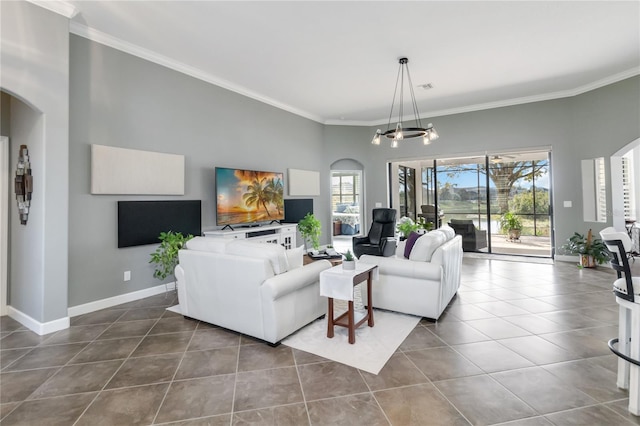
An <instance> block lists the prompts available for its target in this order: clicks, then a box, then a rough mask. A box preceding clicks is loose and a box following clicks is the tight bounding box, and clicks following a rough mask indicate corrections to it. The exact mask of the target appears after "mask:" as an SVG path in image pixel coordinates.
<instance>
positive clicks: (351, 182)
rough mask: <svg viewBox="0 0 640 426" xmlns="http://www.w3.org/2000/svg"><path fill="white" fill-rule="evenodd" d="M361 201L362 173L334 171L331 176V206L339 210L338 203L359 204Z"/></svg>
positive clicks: (334, 209)
mask: <svg viewBox="0 0 640 426" xmlns="http://www.w3.org/2000/svg"><path fill="white" fill-rule="evenodd" d="M359 201H360V174H358V173H353V172H348V173H340V172H333V175H332V176H331V208H332V211H334V212H335V211H338V204H353V205H357V204H358V203H359Z"/></svg>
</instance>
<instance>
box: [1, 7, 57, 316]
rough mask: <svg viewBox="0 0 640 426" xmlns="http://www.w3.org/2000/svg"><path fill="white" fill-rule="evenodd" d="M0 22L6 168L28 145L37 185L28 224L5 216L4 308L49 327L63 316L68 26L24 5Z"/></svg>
mask: <svg viewBox="0 0 640 426" xmlns="http://www.w3.org/2000/svg"><path fill="white" fill-rule="evenodd" d="M1 19H2V25H1V29H2V34H1V37H0V39H1V43H2V45H1V57H0V63H1V64H2V73H1V76H2V80H1V81H0V88H1V89H2V90H3V91H5V92H7V93H9V94H11V95H12V96H14V97H15V98H16V99H14V100H12V101H11V102H10V109H11V110H12V111H11V113H10V121H11V123H10V133H9V134H8V135H5V136H9V137H10V138H11V143H10V158H11V163H10V165H11V170H15V164H16V161H17V152H18V151H17V150H18V147H19V145H20V144H25V143H26V144H28V145H29V149H30V150H31V152H32V155H33V157H32V166H33V175H34V180H35V182H34V196H33V197H34V199H33V203H32V210H31V214H30V219H29V223H28V225H27V226H23V225H20V224H19V221H17V219H16V217H15V215H16V214H17V209H15V208H13V209H10V210H9V216H10V230H9V232H10V235H11V239H10V242H9V252H10V253H11V256H10V257H11V260H10V265H9V269H10V276H9V283H8V285H9V287H10V295H11V299H10V300H9V303H10V305H11V306H12V307H13V308H14V309H17V310H18V311H20V312H22V313H24V314H26V315H28V316H30V317H31V318H33V319H34V320H36V321H38V322H40V323H46V322H49V321H54V320H58V319H63V318H65V317H66V316H67V268H68V255H67V253H68V251H67V239H68V215H67V212H68V204H67V199H68V198H67V194H68V187H69V182H68V170H69V168H68V161H69V158H68V139H69V134H68V126H69V108H68V105H69V102H68V100H69V84H68V83H69V63H68V61H69V23H68V20H67V19H66V18H63V17H61V16H59V15H57V14H55V13H52V12H49V11H47V10H45V9H43V8H41V7H39V6H35V5H33V4H31V3H27V2H3V3H2V15H1ZM19 100H21V101H23V102H24V103H23V102H20V101H19ZM4 106H5V104H4V103H3V107H4ZM3 115H4V114H3ZM44 118H46V119H44ZM45 195H46V196H45ZM14 205H15V202H14Z"/></svg>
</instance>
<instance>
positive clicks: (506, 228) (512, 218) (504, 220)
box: [500, 212, 522, 241]
mask: <svg viewBox="0 0 640 426" xmlns="http://www.w3.org/2000/svg"><path fill="white" fill-rule="evenodd" d="M500 229H501V230H502V232H503V233H505V234H508V235H509V240H511V241H515V240H519V239H520V235H521V233H522V221H521V220H520V217H519V216H517V215H516V214H514V213H513V212H506V213H505V214H503V215H502V217H500Z"/></svg>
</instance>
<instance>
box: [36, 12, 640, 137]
mask: <svg viewBox="0 0 640 426" xmlns="http://www.w3.org/2000/svg"><path fill="white" fill-rule="evenodd" d="M34 3H37V4H41V5H43V6H44V7H49V8H51V7H52V5H51V4H49V6H47V4H43V2H38V1H34ZM69 5H72V6H73V7H75V11H74V12H76V14H75V16H74V17H73V18H72V25H71V31H72V32H73V33H75V34H78V35H82V36H84V37H88V38H91V39H93V40H96V41H99V42H101V43H104V44H107V45H110V46H112V47H116V48H118V49H121V50H125V51H128V52H130V53H134V54H138V55H140V56H142V57H145V58H147V59H150V60H154V61H155V62H158V63H161V64H163V65H167V66H170V67H172V68H174V69H177V70H179V71H182V72H186V73H188V74H191V75H193V76H196V77H198V78H202V79H203V80H206V81H210V82H212V83H215V84H218V85H220V86H223V87H226V88H229V89H232V90H235V91H237V92H239V93H242V94H245V95H248V96H251V97H253V98H256V99H260V100H262V101H264V102H267V103H269V104H271V105H275V106H278V107H280V108H283V109H285V110H288V111H291V112H294V113H296V114H299V115H302V116H305V117H308V118H311V119H313V120H316V121H319V122H321V123H327V124H359V125H376V124H380V123H384V124H386V122H387V119H388V116H389V109H390V107H391V99H392V96H393V90H394V85H395V79H396V74H397V71H398V63H397V60H398V58H399V57H401V56H407V57H408V58H409V69H410V72H411V77H412V79H413V84H414V86H418V85H420V84H424V83H432V84H433V86H434V88H433V89H432V90H429V91H425V90H423V89H420V88H417V87H416V88H415V93H416V97H417V99H418V108H419V110H420V112H421V115H422V116H423V117H431V116H436V115H442V114H448V113H455V112H463V111H472V110H478V109H484V108H489V107H496V106H503V105H513V104H518V103H524V102H531V101H537V100H544V99H553V98H560V97H566V96H572V95H576V94H579V93H582V92H584V91H587V90H591V89H593V88H596V87H599V86H603V85H605V84H610V83H612V82H615V81H618V80H621V79H624V78H627V77H630V76H632V75H637V74H640V2H639V1H620V2H617V1H531V2H529V1H497V2H489V1H440V2H436V1H409V2H401V1H373V2H370V1H350V2H347V1H283V2H276V1H75V0H72V1H66V2H58V6H59V7H65V6H69ZM407 97H408V96H407V95H405V99H406V98H407ZM406 110H407V107H405V111H406ZM409 110H410V109H409ZM405 117H406V114H405Z"/></svg>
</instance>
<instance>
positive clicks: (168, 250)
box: [149, 231, 193, 280]
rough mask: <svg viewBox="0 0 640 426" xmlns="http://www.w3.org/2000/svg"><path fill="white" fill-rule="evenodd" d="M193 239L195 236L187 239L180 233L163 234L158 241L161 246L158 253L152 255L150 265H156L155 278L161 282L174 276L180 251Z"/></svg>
mask: <svg viewBox="0 0 640 426" xmlns="http://www.w3.org/2000/svg"><path fill="white" fill-rule="evenodd" d="M191 238H193V235H191V234H189V235H187V236H186V237H185V236H184V235H182V233H180V232H173V231H169V232H161V233H160V236H159V237H158V240H160V245H159V246H158V248H156V251H155V252H153V253H151V260H149V263H153V264H154V265H155V270H154V271H153V277H154V278H157V279H159V280H164V279H165V278H167V277H169V276H171V275H173V273H174V272H173V271H174V270H175V269H176V265H177V264H178V250H180V249H181V248H183V247H184V245H185V244H186V242H187V241H189V240H190V239H191Z"/></svg>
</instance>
